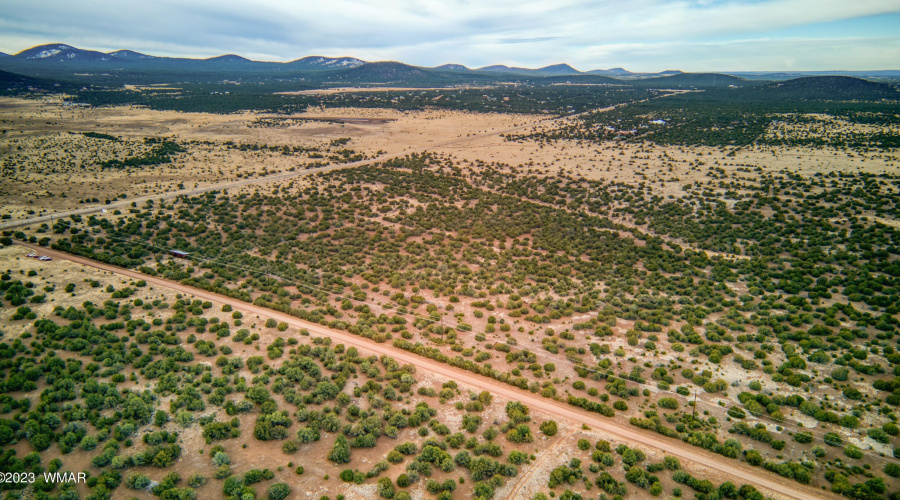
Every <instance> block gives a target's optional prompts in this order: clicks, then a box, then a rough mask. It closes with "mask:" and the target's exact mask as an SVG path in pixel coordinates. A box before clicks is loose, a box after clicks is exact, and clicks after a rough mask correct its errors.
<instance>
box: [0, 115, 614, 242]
mask: <svg viewBox="0 0 900 500" xmlns="http://www.w3.org/2000/svg"><path fill="white" fill-rule="evenodd" d="M607 109H613V108H607ZM605 110H606V109H604V110H599V111H605ZM342 119H343V120H347V118H342ZM559 119H560V118H557V117H549V118H546V119H544V120H541V121H539V122H537V123H545V122H552V121H555V120H559ZM563 119H564V118H563ZM535 125H536V124H535V123H530V124H527V125H519V126H516V127H511V128H508V129H504V130H498V131H492V132H486V133H482V134H472V135H471V136H467V137H463V138H459V139H452V140H449V141H446V142H443V143H440V144H435V145H433V146H431V147H430V148H429V149H435V150H437V149H440V148H446V147H451V146H459V145H461V144H465V143H467V142H472V141H476V140H479V139H484V138H486V137H493V136H499V135H501V134H509V133H511V132H516V131H519V130H523V129H526V128H529V127H533V126H535ZM406 154H409V151H403V152H399V153H393V154H389V155H383V156H379V157H378V158H371V159H367V160H359V161H353V162H349V163H339V164H334V165H328V166H325V167H319V168H311V169H308V170H297V171H294V172H282V173H278V174H272V175H266V176H263V177H256V178H252V179H241V180H238V181H229V182H221V183H217V184H211V185H209V186H204V187H201V188H193V189H182V190H178V191H171V192H168V193H164V194H156V195H150V196H140V197H137V198H130V199H126V200H118V201H114V202H112V203H110V204H108V205H106V204H104V205H93V206H90V207H85V208H78V209H74V210H67V211H64V212H57V213H54V214H50V215H40V216H36V217H29V218H27V219H22V220H17V221H9V222H2V223H0V229H7V230H8V229H15V228H19V227H25V226H30V225H32V224H41V223H44V222H47V223H52V222H53V221H54V220H57V219H63V218H66V217H69V216H71V215H89V214H96V213H100V212H102V211H104V210H115V209H117V208H118V209H123V208H126V207H130V206H131V204H132V203H136V204H137V206H139V207H140V206H143V205H144V203H145V202H146V201H147V200H166V199H171V198H175V197H178V196H196V195H198V194H203V193H208V192H210V191H221V190H223V189H234V188H239V187H243V186H250V185H254V184H265V183H268V182H275V181H283V180H288V179H293V178H296V177H303V176H305V175H311V174H318V173H322V172H330V171H332V170H338V169H342V168H353V167H361V166H363V165H371V164H373V163H379V162H383V161H385V160H390V159H393V158H398V157H401V156H404V155H406Z"/></svg>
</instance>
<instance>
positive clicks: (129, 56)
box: [0, 43, 681, 78]
mask: <svg viewBox="0 0 900 500" xmlns="http://www.w3.org/2000/svg"><path fill="white" fill-rule="evenodd" d="M0 59H2V60H3V63H2V64H0V67H2V68H3V69H5V70H12V71H15V70H29V69H31V70H40V69H50V70H54V69H55V70H60V69H67V70H72V71H99V70H138V69H147V70H187V69H191V70H198V71H232V70H235V69H244V70H253V71H267V70H272V71H279V72H283V71H291V70H293V71H328V70H337V69H347V68H356V67H359V66H362V65H365V64H374V63H372V62H368V61H363V60H361V59H357V58H354V57H323V56H308V57H304V58H301V59H296V60H293V61H288V62H266V61H252V60H250V59H247V58H245V57H241V56H238V55H235V54H225V55H221V56H217V57H210V58H207V59H191V58H181V57H159V56H153V55H148V54H142V53H140V52H135V51H133V50H116V51H113V52H99V51H94V50H86V49H80V48H78V47H73V46H71V45H66V44H63V43H52V44H47V45H39V46H37V47H32V48H30V49H26V50H23V51H21V52H19V53H17V54H13V55H10V54H3V53H0ZM382 63H383V61H382V62H379V64H382ZM400 64H402V63H400ZM410 67H415V66H410ZM420 69H430V70H432V71H438V72H453V73H463V74H473V73H485V74H495V75H502V74H508V75H519V76H533V77H541V76H567V75H572V76H575V75H600V76H612V77H617V78H623V77H625V78H647V77H652V76H668V75H674V74H679V73H681V71H673V70H670V71H663V72H660V73H633V72H630V71H627V70H625V69H623V68H612V69H595V70H591V71H578V70H576V69H575V68H573V67H572V66H569V65H568V64H554V65H551V66H545V67H543V68H536V69H532V68H519V67H510V66H504V65H492V66H484V67H482V68H477V69H471V68H468V67H466V66H464V65H462V64H444V65H441V66H437V67H434V68H420Z"/></svg>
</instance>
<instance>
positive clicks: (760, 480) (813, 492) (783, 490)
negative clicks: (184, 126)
mask: <svg viewBox="0 0 900 500" xmlns="http://www.w3.org/2000/svg"><path fill="white" fill-rule="evenodd" d="M16 243H17V244H19V245H22V246H24V247H26V248H29V249H32V250H35V251H38V252H40V253H41V254H43V255H49V256H51V257H53V258H55V259H66V260H69V261H71V262H74V263H77V264H81V265H84V266H89V267H94V268H97V269H101V270H104V271H109V272H113V273H117V274H119V275H122V276H127V277H130V278H132V279H142V280H145V281H147V283H151V284H154V285H158V286H162V287H166V288H169V289H171V290H175V291H177V292H181V293H186V294H190V295H193V296H195V297H197V298H200V299H204V300H210V301H215V302H218V303H221V304H230V305H231V306H232V308H233V309H234V310H235V311H241V312H243V313H244V314H254V315H260V316H261V317H269V318H273V319H275V320H277V321H284V322H286V323H287V324H288V325H290V326H291V327H292V328H294V329H300V328H306V329H308V330H309V331H310V333H313V334H317V335H323V336H328V337H330V338H332V339H333V340H334V341H338V342H341V343H344V344H346V345H348V346H356V347H359V348H363V349H366V350H369V351H371V352H374V353H377V354H384V355H388V356H391V357H393V358H394V359H396V360H397V362H398V363H400V364H405V363H410V364H413V365H415V366H416V367H417V369H420V370H426V371H428V372H431V373H433V374H436V375H439V376H442V377H447V378H448V379H450V380H456V381H459V382H461V383H464V384H468V385H471V386H474V387H478V388H481V389H482V390H486V391H489V392H491V393H492V394H494V395H496V396H500V397H502V398H505V399H510V400H517V401H521V402H522V403H524V404H526V405H528V406H529V407H531V408H533V409H537V410H540V411H542V412H545V413H547V414H551V415H555V416H557V417H559V418H564V419H567V420H570V421H572V422H576V423H578V424H583V425H588V426H590V427H592V428H594V429H597V430H600V431H602V432H606V433H608V434H609V435H611V436H614V437H616V438H618V439H622V440H625V441H628V442H633V443H636V444H640V445H642V446H645V447H649V448H654V449H656V450H661V451H663V452H665V453H668V454H670V455H673V456H676V457H678V458H679V459H682V460H687V461H690V462H693V463H695V464H697V465H699V466H702V467H706V468H708V469H709V470H710V471H711V472H714V473H716V474H720V475H722V476H727V477H729V478H730V479H731V480H732V481H733V482H734V483H736V484H741V483H748V484H753V485H755V486H756V487H757V488H760V489H763V490H765V491H766V492H767V493H769V494H771V495H774V496H775V497H776V498H786V499H797V500H805V499H808V498H839V497H837V496H836V495H834V494H832V493H830V492H826V491H823V490H820V489H817V488H813V487H811V486H804V485H801V484H798V483H795V482H789V481H787V480H784V479H782V478H780V477H777V476H774V475H773V474H771V473H768V472H765V471H763V470H761V469H758V468H757V469H754V468H753V467H751V466H750V465H747V464H745V463H742V462H737V461H734V460H729V459H726V458H723V457H721V456H719V455H715V454H713V453H710V452H707V451H705V450H702V449H699V448H696V447H693V446H690V445H687V444H685V443H683V442H681V441H679V440H676V439H669V438H665V437H663V436H659V435H656V434H651V433H647V432H644V431H641V430H640V429H637V428H635V427H630V426H629V425H628V424H626V423H623V422H620V421H618V420H615V419H608V418H604V417H601V416H599V415H594V414H591V413H588V412H585V411H582V410H579V409H577V408H574V407H572V406H569V405H566V404H565V403H562V402H558V401H554V400H551V399H546V398H543V397H541V396H538V395H535V394H532V393H530V392H528V391H523V390H520V389H517V388H515V387H512V386H508V385H505V384H503V383H500V382H497V381H496V380H493V379H490V378H487V377H482V376H480V375H476V374H473V373H471V372H468V371H465V370H462V369H458V368H455V367H452V366H450V365H447V364H444V363H440V362H438V361H433V360H431V359H428V358H424V357H422V356H418V355H416V354H412V353H409V352H407V351H404V350H402V349H400V348H397V347H393V346H391V345H389V344H379V343H377V342H374V341H372V340H369V339H366V338H364V337H358V336H355V335H353V334H350V333H347V332H343V331H339V330H332V329H329V328H327V327H324V326H322V325H319V324H316V323H309V322H306V321H303V320H301V319H298V318H295V317H293V316H289V315H286V314H282V313H279V312H277V311H273V310H270V309H266V308H263V307H258V306H254V305H252V304H247V303H245V302H240V301H237V300H235V299H232V298H230V297H226V296H224V295H219V294H215V293H212V292H207V291H205V290H201V289H198V288H193V287H190V286H186V285H182V284H181V283H177V282H174V281H169V280H166V279H163V278H158V277H154V276H149V275H144V274H142V273H139V272H137V271H132V270H129V269H123V268H119V267H116V266H111V265H107V264H103V263H100V262H95V261H92V260H90V259H86V258H83V257H78V256H74V255H69V254H65V253H63V252H58V251H54V250H50V249H47V248H44V247H39V246H36V245H31V244H28V243H24V242H16Z"/></svg>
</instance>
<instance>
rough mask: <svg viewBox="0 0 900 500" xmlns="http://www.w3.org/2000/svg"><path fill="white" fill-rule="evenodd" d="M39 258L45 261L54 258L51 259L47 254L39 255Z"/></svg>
mask: <svg viewBox="0 0 900 500" xmlns="http://www.w3.org/2000/svg"><path fill="white" fill-rule="evenodd" d="M38 260H42V261H44V262H47V261H51V260H53V259H51V258H50V257H47V256H46V255H41V256H40V257H38Z"/></svg>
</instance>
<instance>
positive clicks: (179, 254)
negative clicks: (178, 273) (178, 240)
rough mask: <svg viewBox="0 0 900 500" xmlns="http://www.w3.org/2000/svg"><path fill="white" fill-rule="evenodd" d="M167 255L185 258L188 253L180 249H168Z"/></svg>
mask: <svg viewBox="0 0 900 500" xmlns="http://www.w3.org/2000/svg"><path fill="white" fill-rule="evenodd" d="M169 255H171V256H172V257H175V258H178V259H186V258H188V256H189V255H190V254H189V253H187V252H185V251H182V250H169Z"/></svg>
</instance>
